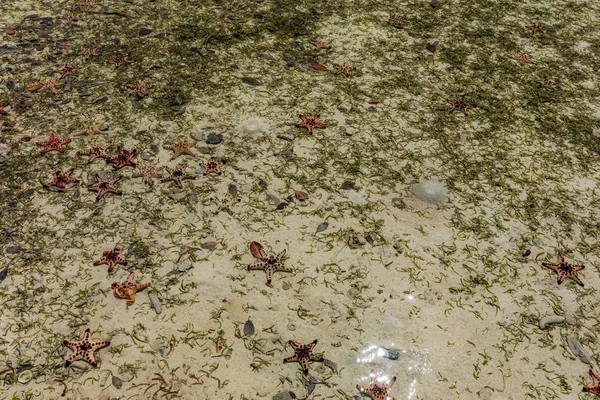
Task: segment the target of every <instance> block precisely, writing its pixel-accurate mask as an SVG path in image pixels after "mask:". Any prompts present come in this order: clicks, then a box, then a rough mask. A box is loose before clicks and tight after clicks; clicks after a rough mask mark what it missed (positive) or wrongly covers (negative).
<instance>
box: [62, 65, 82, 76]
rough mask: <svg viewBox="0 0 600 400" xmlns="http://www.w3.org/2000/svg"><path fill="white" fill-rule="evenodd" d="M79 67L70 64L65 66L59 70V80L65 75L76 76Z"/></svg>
mask: <svg viewBox="0 0 600 400" xmlns="http://www.w3.org/2000/svg"><path fill="white" fill-rule="evenodd" d="M80 69H81V67H74V66H72V65H71V64H65V66H64V67H63V68H62V69H61V70H60V79H63V78H64V77H65V76H67V75H77V74H78V71H79V70H80Z"/></svg>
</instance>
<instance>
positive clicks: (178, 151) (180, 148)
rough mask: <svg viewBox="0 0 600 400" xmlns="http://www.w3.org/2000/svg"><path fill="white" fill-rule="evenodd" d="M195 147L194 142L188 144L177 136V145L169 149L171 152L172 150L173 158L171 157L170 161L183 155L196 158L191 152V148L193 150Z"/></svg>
mask: <svg viewBox="0 0 600 400" xmlns="http://www.w3.org/2000/svg"><path fill="white" fill-rule="evenodd" d="M195 145H196V143H195V142H189V141H187V140H182V139H181V136H179V137H178V138H177V143H175V144H174V145H173V146H172V147H171V150H173V157H171V160H174V159H176V158H177V157H179V156H181V155H184V154H187V155H190V156H193V157H196V153H194V152H193V151H192V148H194V146H195Z"/></svg>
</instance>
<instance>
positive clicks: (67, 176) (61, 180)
mask: <svg viewBox="0 0 600 400" xmlns="http://www.w3.org/2000/svg"><path fill="white" fill-rule="evenodd" d="M72 173H73V170H72V169H70V170H68V171H67V172H65V173H64V174H61V171H56V172H55V173H54V179H53V180H52V182H50V185H52V186H57V187H59V188H61V189H64V188H65V187H67V185H68V184H69V183H75V182H79V181H78V180H77V179H75V178H71V174H72Z"/></svg>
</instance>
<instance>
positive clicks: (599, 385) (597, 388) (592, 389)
mask: <svg viewBox="0 0 600 400" xmlns="http://www.w3.org/2000/svg"><path fill="white" fill-rule="evenodd" d="M589 374H590V376H591V377H592V379H593V380H594V383H592V385H590V386H586V387H584V388H583V391H584V392H587V393H594V394H597V395H598V396H600V379H599V378H598V377H597V376H596V374H594V372H592V370H591V369H590V372H589Z"/></svg>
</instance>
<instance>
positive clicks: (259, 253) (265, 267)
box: [248, 242, 292, 286]
mask: <svg viewBox="0 0 600 400" xmlns="http://www.w3.org/2000/svg"><path fill="white" fill-rule="evenodd" d="M250 251H251V252H252V255H253V256H254V257H256V258H258V259H259V260H261V261H260V262H258V263H256V264H250V265H248V271H265V275H266V276H267V286H271V280H272V279H273V274H274V273H275V272H292V269H291V268H287V267H284V266H283V264H281V260H282V259H283V257H285V250H283V251H282V252H281V253H279V254H277V255H275V256H273V255H270V256H267V255H266V253H265V251H264V249H263V247H262V245H261V244H260V243H258V242H252V243H250Z"/></svg>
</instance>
